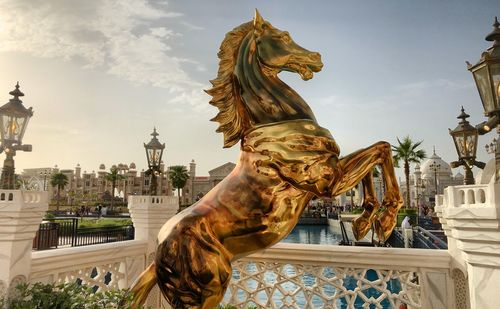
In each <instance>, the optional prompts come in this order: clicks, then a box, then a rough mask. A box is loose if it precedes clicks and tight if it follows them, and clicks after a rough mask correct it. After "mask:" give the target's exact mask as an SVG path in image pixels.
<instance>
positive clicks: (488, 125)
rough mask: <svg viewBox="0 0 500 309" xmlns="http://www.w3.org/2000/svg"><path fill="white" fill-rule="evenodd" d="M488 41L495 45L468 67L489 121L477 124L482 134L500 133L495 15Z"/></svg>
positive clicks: (498, 157)
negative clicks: (493, 130) (492, 131)
mask: <svg viewBox="0 0 500 309" xmlns="http://www.w3.org/2000/svg"><path fill="white" fill-rule="evenodd" d="M485 39H486V41H490V42H491V41H492V42H493V45H492V46H491V47H490V48H488V49H487V50H486V51H485V52H483V53H482V54H481V59H479V62H478V63H476V64H474V65H472V64H470V63H469V62H467V68H468V70H469V71H470V72H471V73H472V75H473V76H474V81H475V82H476V86H477V89H478V91H479V96H480V97H481V102H482V103H483V109H484V115H485V116H486V117H488V120H487V121H484V122H483V123H481V124H479V125H477V126H476V128H477V129H478V133H479V134H480V135H483V134H486V133H488V132H489V131H491V129H493V128H495V127H496V128H497V134H498V133H500V126H499V124H500V23H499V22H498V19H497V18H496V17H495V22H494V23H493V31H492V32H491V33H490V34H488V35H487V36H486V38H485ZM499 140H500V138H497V147H496V149H495V163H496V171H495V183H500V147H498V142H499Z"/></svg>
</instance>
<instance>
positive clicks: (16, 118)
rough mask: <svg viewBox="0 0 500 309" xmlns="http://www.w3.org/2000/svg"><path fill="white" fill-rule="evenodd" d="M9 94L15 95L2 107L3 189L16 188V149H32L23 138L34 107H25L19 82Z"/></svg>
mask: <svg viewBox="0 0 500 309" xmlns="http://www.w3.org/2000/svg"><path fill="white" fill-rule="evenodd" d="M9 94H10V95H12V96H14V97H13V98H12V99H10V100H9V102H7V103H6V104H4V105H3V106H1V107H0V134H1V137H0V139H1V142H2V145H1V146H0V152H2V151H5V154H6V158H5V161H4V162H3V169H2V180H1V186H2V189H14V188H15V174H14V170H15V169H14V156H15V155H16V151H31V145H23V144H22V139H23V135H24V132H25V131H26V127H27V126H28V121H29V120H30V118H31V116H33V108H32V107H30V108H26V107H24V105H23V101H21V100H19V97H22V96H24V93H22V92H21V90H19V82H18V83H17V84H16V89H14V90H13V91H11V92H9Z"/></svg>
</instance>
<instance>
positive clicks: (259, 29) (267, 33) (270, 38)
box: [253, 10, 323, 80]
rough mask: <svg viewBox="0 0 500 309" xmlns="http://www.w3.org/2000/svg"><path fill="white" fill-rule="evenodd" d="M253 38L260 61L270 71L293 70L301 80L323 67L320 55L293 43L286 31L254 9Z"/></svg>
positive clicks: (306, 78) (311, 75) (309, 77)
mask: <svg viewBox="0 0 500 309" xmlns="http://www.w3.org/2000/svg"><path fill="white" fill-rule="evenodd" d="M253 25H254V39H255V42H256V46H257V54H258V57H259V61H260V63H261V64H262V65H263V66H265V68H267V69H268V70H269V71H268V72H271V73H274V74H278V73H279V72H281V71H283V70H284V71H289V72H295V73H298V74H299V75H300V77H301V78H302V79H303V80H309V79H311V78H312V77H313V72H319V71H321V69H322V68H323V63H322V62H321V55H320V54H319V53H317V52H312V51H309V50H307V49H305V48H303V47H301V46H300V45H298V44H297V43H295V42H294V41H293V40H292V38H291V36H290V34H289V33H288V31H282V30H279V29H277V28H275V27H273V26H272V25H271V24H270V23H269V22H267V21H265V20H264V19H263V18H262V16H261V15H260V14H259V11H257V10H256V11H255V18H254V21H253Z"/></svg>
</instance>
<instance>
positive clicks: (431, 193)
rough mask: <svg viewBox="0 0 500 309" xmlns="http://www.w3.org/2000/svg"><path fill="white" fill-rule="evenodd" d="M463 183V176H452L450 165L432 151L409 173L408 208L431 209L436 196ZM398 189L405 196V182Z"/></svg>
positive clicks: (457, 174)
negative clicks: (429, 155)
mask: <svg viewBox="0 0 500 309" xmlns="http://www.w3.org/2000/svg"><path fill="white" fill-rule="evenodd" d="M463 182H464V176H463V175H462V174H461V173H460V172H458V173H456V174H455V175H453V173H452V171H451V167H450V165H449V164H448V163H446V162H445V161H444V160H443V159H441V157H440V156H438V155H437V154H436V151H435V150H434V152H433V154H432V156H431V157H430V158H428V159H427V160H425V161H424V162H423V163H422V165H419V164H417V165H416V166H415V168H414V170H413V172H410V204H411V205H410V207H417V205H418V206H419V207H423V206H427V207H433V206H434V205H435V196H436V194H443V191H444V189H445V188H446V187H448V186H456V185H462V184H463ZM400 189H401V192H402V194H403V196H406V190H407V189H406V181H403V182H401V184H400Z"/></svg>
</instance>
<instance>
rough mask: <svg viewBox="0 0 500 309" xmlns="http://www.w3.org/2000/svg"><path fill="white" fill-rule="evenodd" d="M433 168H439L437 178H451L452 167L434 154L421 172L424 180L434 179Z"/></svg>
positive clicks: (421, 168)
mask: <svg viewBox="0 0 500 309" xmlns="http://www.w3.org/2000/svg"><path fill="white" fill-rule="evenodd" d="M431 165H432V166H436V165H437V166H438V168H437V176H438V177H439V176H451V175H452V173H451V167H450V165H449V164H448V163H446V162H445V161H443V159H441V157H440V156H438V155H437V154H436V153H435V152H434V153H433V154H432V157H430V158H429V159H427V160H426V161H425V162H424V163H423V164H422V166H421V167H420V170H421V171H422V178H434V168H433V167H431Z"/></svg>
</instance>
